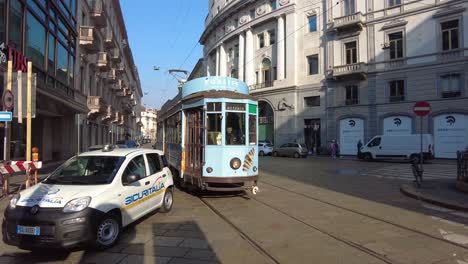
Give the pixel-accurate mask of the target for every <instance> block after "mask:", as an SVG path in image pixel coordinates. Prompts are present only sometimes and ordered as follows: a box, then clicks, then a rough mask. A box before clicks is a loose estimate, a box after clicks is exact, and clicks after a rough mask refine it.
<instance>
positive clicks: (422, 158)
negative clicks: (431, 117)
mask: <svg viewBox="0 0 468 264" xmlns="http://www.w3.org/2000/svg"><path fill="white" fill-rule="evenodd" d="M420 119H421V131H419V132H420V134H421V153H420V156H419V168H420V169H421V171H422V169H423V160H424V155H423V117H422V116H421V117H420Z"/></svg>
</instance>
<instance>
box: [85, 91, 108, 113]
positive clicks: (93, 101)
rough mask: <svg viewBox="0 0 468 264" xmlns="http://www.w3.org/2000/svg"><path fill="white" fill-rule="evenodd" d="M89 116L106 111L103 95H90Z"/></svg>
mask: <svg viewBox="0 0 468 264" xmlns="http://www.w3.org/2000/svg"><path fill="white" fill-rule="evenodd" d="M88 108H89V112H88V118H91V117H96V115H98V114H101V113H104V112H105V111H106V107H105V103H104V100H103V99H102V97H101V96H88Z"/></svg>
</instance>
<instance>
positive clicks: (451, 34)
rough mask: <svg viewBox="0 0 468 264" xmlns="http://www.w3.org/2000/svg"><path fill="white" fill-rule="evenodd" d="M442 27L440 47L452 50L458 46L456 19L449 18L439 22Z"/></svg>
mask: <svg viewBox="0 0 468 264" xmlns="http://www.w3.org/2000/svg"><path fill="white" fill-rule="evenodd" d="M440 27H441V29H442V49H443V50H452V49H458V47H459V37H458V35H459V32H458V20H457V19H456V20H451V21H447V22H443V23H441V24H440Z"/></svg>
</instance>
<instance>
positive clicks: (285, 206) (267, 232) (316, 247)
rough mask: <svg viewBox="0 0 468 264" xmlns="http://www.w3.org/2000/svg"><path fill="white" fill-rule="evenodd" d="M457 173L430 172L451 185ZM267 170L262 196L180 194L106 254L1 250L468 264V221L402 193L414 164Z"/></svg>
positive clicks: (278, 163) (21, 254) (342, 162)
mask: <svg viewBox="0 0 468 264" xmlns="http://www.w3.org/2000/svg"><path fill="white" fill-rule="evenodd" d="M452 165H453V166H454V164H452V163H450V162H449V163H443V164H428V165H427V166H428V167H427V168H428V169H430V170H431V171H434V172H439V173H434V174H433V175H431V177H435V178H437V177H451V174H452V170H451V168H452ZM259 167H260V183H259V187H260V192H259V193H258V195H256V196H253V195H251V194H239V195H235V196H232V195H226V194H219V193H204V194H203V196H202V197H196V196H194V195H191V194H188V193H185V192H183V191H178V192H176V195H175V204H174V208H173V211H171V212H170V213H168V214H161V213H155V214H152V215H150V216H148V217H146V218H145V219H142V220H141V221H139V222H138V223H136V224H134V225H132V226H131V227H129V228H127V229H126V230H125V231H124V235H123V237H122V239H121V241H120V243H119V244H118V245H117V246H116V247H114V248H112V249H110V250H108V251H106V252H97V251H94V250H93V249H90V248H81V249H76V250H74V251H64V252H57V251H51V252H42V253H36V252H34V253H31V252H27V251H21V250H18V249H16V248H13V247H9V246H6V245H4V244H2V243H0V254H1V257H0V263H37V262H41V263H43V262H54V263H62V262H63V263H327V264H328V263H421V264H426V263H437V264H445V263H454V264H464V263H468V227H467V226H466V224H468V214H465V213H462V212H456V211H453V210H446V209H444V208H439V207H436V206H431V205H428V204H425V203H422V202H420V201H417V200H413V199H411V198H408V197H406V196H404V195H402V194H401V193H400V191H399V186H400V184H402V183H408V182H410V181H412V179H411V176H410V174H407V173H406V169H405V168H408V170H409V165H408V164H405V163H391V162H370V163H369V162H361V161H356V160H351V159H338V160H332V159H329V158H326V157H309V158H306V159H291V158H273V157H263V158H261V160H260V166H259ZM1 206H2V208H4V207H5V206H6V201H2V202H1Z"/></svg>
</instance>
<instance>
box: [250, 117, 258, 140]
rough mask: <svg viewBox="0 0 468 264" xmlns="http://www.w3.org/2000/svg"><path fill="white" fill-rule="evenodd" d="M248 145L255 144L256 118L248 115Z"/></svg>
mask: <svg viewBox="0 0 468 264" xmlns="http://www.w3.org/2000/svg"><path fill="white" fill-rule="evenodd" d="M249 143H250V145H255V144H257V116H256V115H249Z"/></svg>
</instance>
